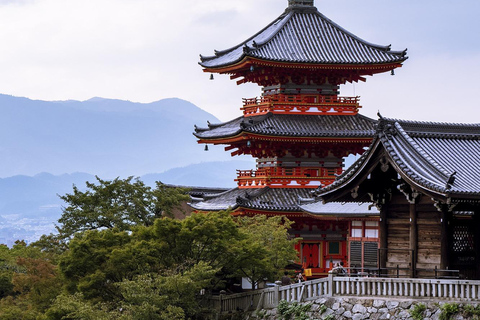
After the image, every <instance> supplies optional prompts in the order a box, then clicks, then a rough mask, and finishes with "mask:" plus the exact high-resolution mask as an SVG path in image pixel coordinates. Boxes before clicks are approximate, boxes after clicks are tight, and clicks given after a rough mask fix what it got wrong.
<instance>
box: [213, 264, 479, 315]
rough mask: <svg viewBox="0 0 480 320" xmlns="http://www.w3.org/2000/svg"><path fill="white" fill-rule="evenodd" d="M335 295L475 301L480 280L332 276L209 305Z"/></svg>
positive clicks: (248, 305)
mask: <svg viewBox="0 0 480 320" xmlns="http://www.w3.org/2000/svg"><path fill="white" fill-rule="evenodd" d="M332 296H339V297H341V296H361V297H369V298H377V297H383V298H387V297H388V298H403V299H405V298H413V299H416V298H419V299H421V298H424V299H438V300H454V301H473V300H476V299H479V298H480V281H478V280H475V281H472V280H447V279H417V278H376V277H373V278H371V277H346V276H345V277H340V276H335V275H334V274H332V273H330V274H329V275H328V277H327V278H322V279H316V280H310V281H305V282H302V283H295V284H292V285H288V286H278V285H276V286H275V287H273V288H267V289H261V290H255V291H251V292H246V293H237V294H232V295H220V296H211V297H209V298H208V302H209V307H210V308H214V309H216V310H217V311H219V312H234V311H236V310H244V311H247V310H255V309H257V310H258V309H259V308H263V309H271V308H275V307H277V306H278V303H279V302H280V301H281V300H286V301H289V302H293V301H297V302H304V301H313V300H316V299H318V298H320V297H332Z"/></svg>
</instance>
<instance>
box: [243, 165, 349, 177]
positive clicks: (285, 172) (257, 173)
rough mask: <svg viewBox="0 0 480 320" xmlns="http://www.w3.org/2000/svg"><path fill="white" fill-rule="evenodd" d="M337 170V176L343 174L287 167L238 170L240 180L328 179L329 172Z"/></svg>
mask: <svg viewBox="0 0 480 320" xmlns="http://www.w3.org/2000/svg"><path fill="white" fill-rule="evenodd" d="M332 169H333V170H335V173H336V174H340V173H341V172H342V168H341V167H338V168H315V169H313V168H302V167H296V168H285V167H270V168H260V169H258V170H237V176H238V178H239V179H240V178H255V177H267V176H268V177H285V178H288V177H302V178H315V177H317V178H318V177H328V176H329V175H328V174H327V171H331V170H332Z"/></svg>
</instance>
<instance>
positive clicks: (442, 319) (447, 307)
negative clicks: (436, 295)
mask: <svg viewBox="0 0 480 320" xmlns="http://www.w3.org/2000/svg"><path fill="white" fill-rule="evenodd" d="M440 310H442V312H441V313H440V316H439V318H438V319H439V320H450V319H451V317H452V316H453V315H454V314H455V313H457V312H458V310H459V308H458V304H456V303H445V304H442V305H441V306H440Z"/></svg>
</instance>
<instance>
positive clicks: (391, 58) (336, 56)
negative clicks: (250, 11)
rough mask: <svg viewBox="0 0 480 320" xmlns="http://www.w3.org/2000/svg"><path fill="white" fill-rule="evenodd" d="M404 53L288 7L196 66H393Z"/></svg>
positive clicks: (310, 9)
mask: <svg viewBox="0 0 480 320" xmlns="http://www.w3.org/2000/svg"><path fill="white" fill-rule="evenodd" d="M405 54H406V50H404V51H391V50H390V45H387V46H381V45H376V44H372V43H369V42H367V41H365V40H362V39H361V38H359V37H357V36H355V35H354V34H352V33H350V32H348V31H347V30H345V29H343V28H342V27H340V26H339V25H337V24H336V23H335V22H333V21H331V20H330V19H328V18H327V17H325V16H324V15H323V14H321V13H320V12H319V11H318V10H317V8H315V7H314V6H311V5H310V6H308V5H307V6H299V5H291V6H289V7H288V8H287V9H286V10H285V12H284V13H283V14H282V15H281V16H279V17H278V18H277V19H275V20H274V21H273V22H271V23H270V24H269V25H268V26H266V27H265V28H264V29H262V30H261V31H260V32H258V33H257V34H255V35H254V36H252V37H251V38H249V39H247V40H246V41H244V42H242V43H240V44H238V45H236V46H234V47H232V48H230V49H227V50H223V51H215V55H214V56H210V57H204V56H200V59H201V62H200V65H201V66H203V67H205V68H207V69H214V68H220V67H225V66H229V65H233V64H236V63H238V62H240V61H242V60H243V59H245V58H248V57H249V58H256V59H261V60H267V61H272V62H286V63H308V64H315V65H322V64H327V65H332V64H342V65H358V64H367V65H372V64H392V63H393V64H394V63H401V62H403V61H405V60H406V59H407V57H406V55H405Z"/></svg>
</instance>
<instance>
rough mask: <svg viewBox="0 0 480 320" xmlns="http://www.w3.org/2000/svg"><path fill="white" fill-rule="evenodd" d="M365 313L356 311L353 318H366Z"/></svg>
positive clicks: (358, 319)
mask: <svg viewBox="0 0 480 320" xmlns="http://www.w3.org/2000/svg"><path fill="white" fill-rule="evenodd" d="M364 316H365V315H364V314H361V313H356V314H354V315H353V317H352V319H353V320H363V319H364Z"/></svg>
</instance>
